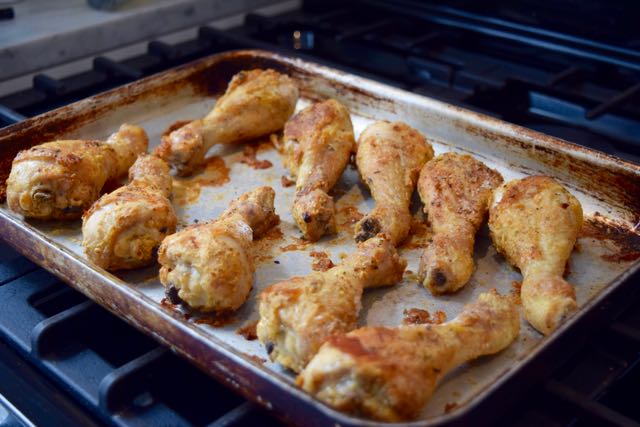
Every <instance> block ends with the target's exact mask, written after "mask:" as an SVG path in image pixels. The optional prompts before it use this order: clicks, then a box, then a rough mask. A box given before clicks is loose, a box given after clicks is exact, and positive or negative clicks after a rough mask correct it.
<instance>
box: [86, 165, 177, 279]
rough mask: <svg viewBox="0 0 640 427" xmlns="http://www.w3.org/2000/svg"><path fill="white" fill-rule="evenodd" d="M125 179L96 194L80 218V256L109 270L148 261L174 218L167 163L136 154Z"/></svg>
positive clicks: (130, 266)
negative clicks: (102, 193) (108, 191)
mask: <svg viewBox="0 0 640 427" xmlns="http://www.w3.org/2000/svg"><path fill="white" fill-rule="evenodd" d="M129 181H130V182H129V184H128V185H125V186H123V187H120V188H118V189H117V190H115V191H114V192H112V193H109V194H105V195H104V196H102V197H101V198H100V199H99V200H98V201H97V202H95V203H94V204H93V205H92V206H91V208H90V209H89V210H88V211H87V212H86V213H85V214H84V215H83V217H82V236H83V240H82V247H83V249H84V253H85V255H86V256H87V258H88V259H89V260H91V261H92V262H93V263H94V264H96V265H98V266H100V267H102V268H104V269H106V270H110V271H114V270H122V269H132V268H139V267H143V266H146V265H149V264H150V263H152V262H153V261H154V259H155V253H156V251H157V249H158V246H160V243H161V242H162V240H163V239H164V238H165V237H166V236H168V235H169V234H172V233H174V232H175V230H176V224H177V222H178V220H177V218H176V214H175V211H174V210H173V206H172V205H171V202H170V201H169V197H170V196H171V186H172V183H171V176H170V175H169V166H168V165H167V164H166V163H165V162H164V161H163V160H162V159H160V158H158V157H155V156H152V155H148V154H143V155H141V156H140V157H138V160H136V162H135V163H134V164H133V166H131V169H129Z"/></svg>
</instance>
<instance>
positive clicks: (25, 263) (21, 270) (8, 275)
mask: <svg viewBox="0 0 640 427" xmlns="http://www.w3.org/2000/svg"><path fill="white" fill-rule="evenodd" d="M37 268H38V266H37V265H35V264H34V263H32V262H31V261H29V260H28V259H27V258H18V259H16V260H12V261H7V262H3V263H2V264H0V286H2V285H4V284H5V283H9V282H11V281H12V280H16V279H18V278H19V277H22V276H24V275H25V274H28V273H30V272H32V271H34V270H35V269H37Z"/></svg>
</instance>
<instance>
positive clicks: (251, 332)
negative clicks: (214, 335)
mask: <svg viewBox="0 0 640 427" xmlns="http://www.w3.org/2000/svg"><path fill="white" fill-rule="evenodd" d="M257 326H258V320H252V321H251V322H249V323H246V324H244V325H243V326H241V327H239V328H238V329H236V334H238V335H240V336H242V337H244V339H245V340H247V341H254V340H257V339H258V334H257V332H256V328H257Z"/></svg>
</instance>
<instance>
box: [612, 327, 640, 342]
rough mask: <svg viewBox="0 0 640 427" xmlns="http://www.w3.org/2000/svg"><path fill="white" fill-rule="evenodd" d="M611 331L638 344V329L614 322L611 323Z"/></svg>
mask: <svg viewBox="0 0 640 427" xmlns="http://www.w3.org/2000/svg"><path fill="white" fill-rule="evenodd" d="M611 331H612V332H614V333H616V334H618V335H622V336H623V337H625V338H627V339H629V340H631V341H635V342H636V343H637V344H640V330H638V329H636V328H633V327H631V326H629V325H625V324H624V323H622V322H614V323H613V324H612V325H611Z"/></svg>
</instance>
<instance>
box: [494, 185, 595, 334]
mask: <svg viewBox="0 0 640 427" xmlns="http://www.w3.org/2000/svg"><path fill="white" fill-rule="evenodd" d="M582 219H583V218H582V206H581V205H580V202H579V201H578V199H576V198H575V197H574V196H573V195H572V194H571V193H569V192H568V191H567V190H566V189H565V188H564V187H563V186H562V185H560V184H559V183H558V182H557V181H555V180H554V179H553V178H549V177H546V176H532V177H528V178H524V179H520V180H515V181H511V182H508V183H506V184H505V185H503V186H502V187H500V188H499V189H497V190H496V192H495V193H494V196H493V202H492V206H491V209H490V211H489V229H490V230H491V237H492V239H493V243H494V245H495V247H496V249H497V250H498V252H500V253H502V254H503V255H504V256H505V257H506V258H507V260H508V261H509V263H511V264H512V265H514V266H516V267H517V268H519V269H520V272H521V273H522V275H523V282H522V287H521V289H520V297H521V300H522V306H523V308H524V314H525V317H526V319H527V321H528V322H529V323H530V324H531V325H532V326H533V327H534V328H536V329H537V330H538V331H540V332H542V333H543V334H545V335H548V334H550V333H551V332H553V331H554V330H555V329H556V328H557V327H558V325H560V323H562V321H563V320H564V319H565V318H566V317H567V316H568V315H569V314H571V312H572V311H574V310H575V309H576V294H575V289H574V288H573V286H571V285H570V284H569V283H567V282H566V281H565V280H564V279H563V277H562V276H563V274H564V271H565V266H566V265H567V261H568V260H569V257H570V256H571V252H572V251H573V247H574V245H575V243H576V239H577V238H578V233H579V231H580V228H581V227H582Z"/></svg>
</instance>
